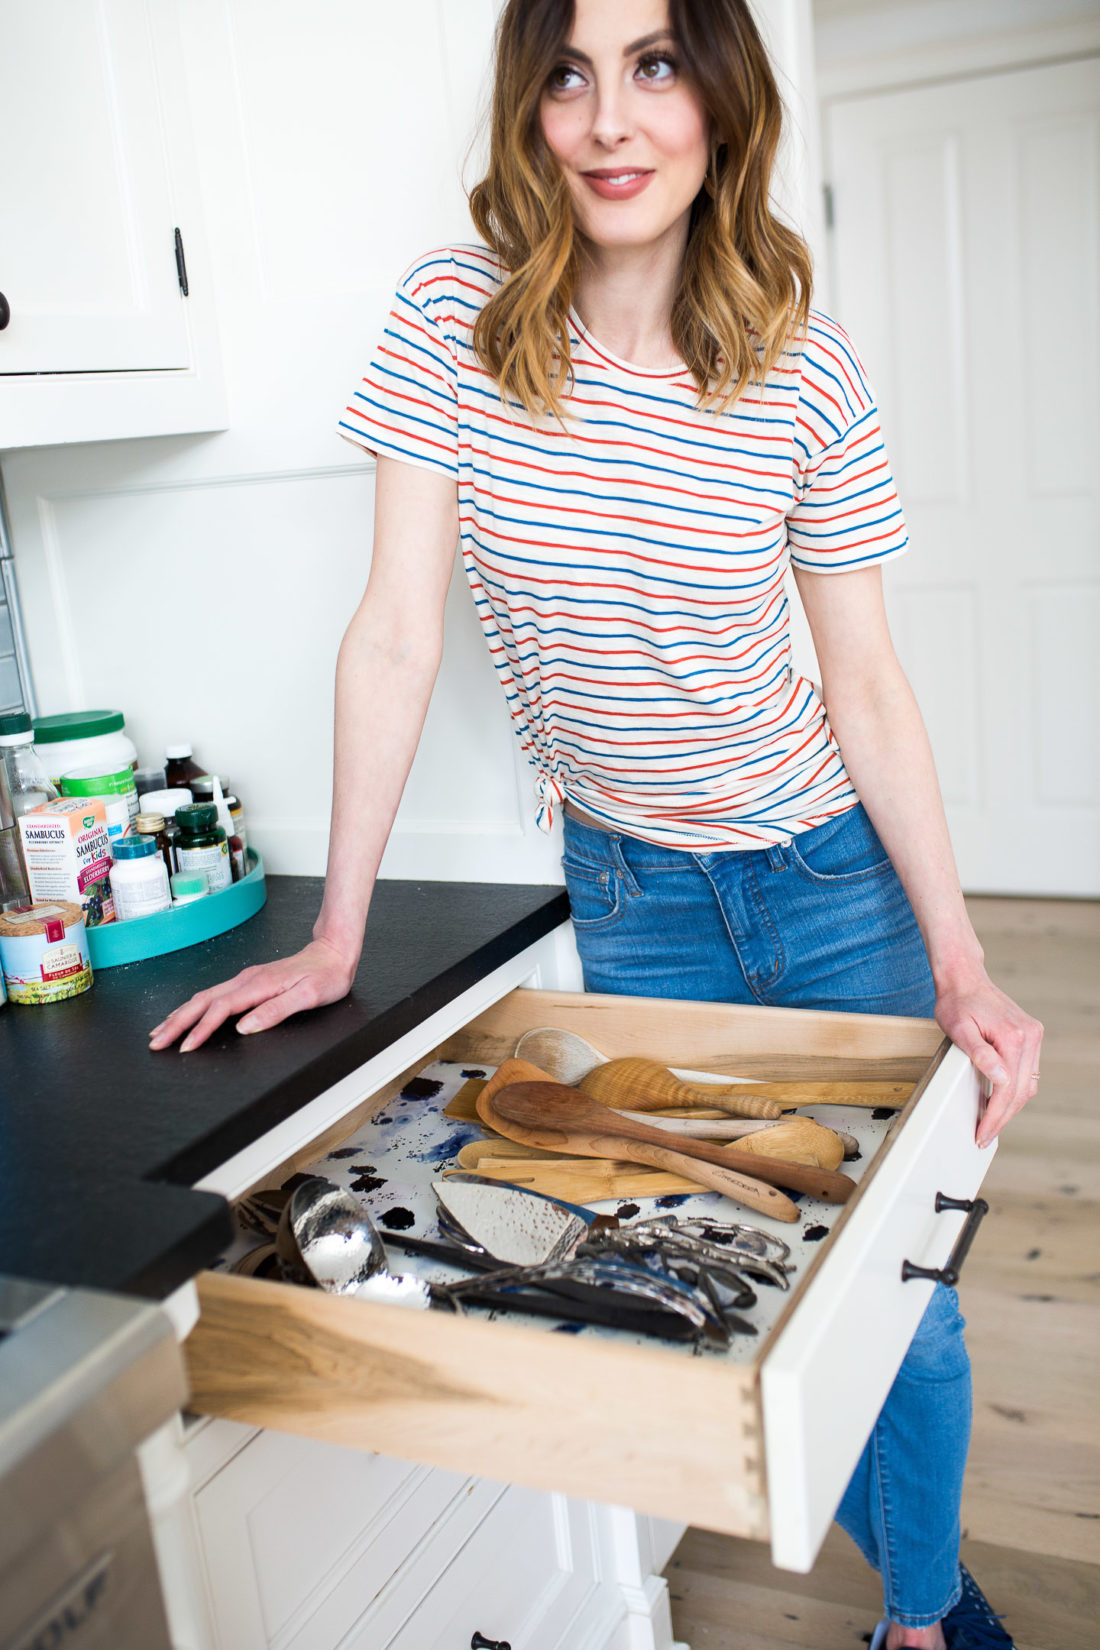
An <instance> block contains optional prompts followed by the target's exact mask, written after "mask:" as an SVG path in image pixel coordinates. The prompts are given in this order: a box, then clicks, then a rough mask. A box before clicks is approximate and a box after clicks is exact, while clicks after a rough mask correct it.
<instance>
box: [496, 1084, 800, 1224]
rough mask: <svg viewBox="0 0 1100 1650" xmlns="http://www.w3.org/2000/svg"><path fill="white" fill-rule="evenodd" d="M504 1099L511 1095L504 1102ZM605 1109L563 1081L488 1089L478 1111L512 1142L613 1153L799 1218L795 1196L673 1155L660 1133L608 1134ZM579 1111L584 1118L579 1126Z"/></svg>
mask: <svg viewBox="0 0 1100 1650" xmlns="http://www.w3.org/2000/svg"><path fill="white" fill-rule="evenodd" d="M502 1095H503V1096H505V1097H506V1098H505V1100H504V1101H503V1102H502V1100H501V1096H502ZM502 1105H503V1106H506V1107H507V1114H505V1111H504V1110H502ZM603 1110H604V1108H602V1107H597V1106H596V1103H595V1101H592V1100H586V1099H585V1098H584V1096H583V1095H580V1094H577V1093H576V1091H575V1090H574V1089H568V1088H565V1087H564V1086H563V1085H562V1084H560V1083H513V1084H512V1085H511V1086H510V1087H508V1088H504V1089H501V1090H500V1091H499V1093H497V1094H495V1095H491V1096H490V1097H489V1098H488V1100H486V1098H485V1094H484V1091H482V1093H481V1094H480V1095H479V1096H478V1113H479V1115H480V1117H481V1118H482V1120H483V1121H484V1122H485V1123H488V1124H489V1126H490V1128H494V1129H497V1130H498V1131H499V1132H500V1133H501V1134H504V1135H507V1136H508V1137H509V1138H510V1139H512V1140H523V1141H525V1142H526V1143H528V1144H529V1145H532V1146H539V1147H541V1148H543V1149H546V1148H547V1147H553V1146H557V1147H559V1148H560V1149H561V1150H562V1151H565V1152H570V1153H572V1154H574V1155H575V1156H577V1157H608V1156H610V1155H612V1154H614V1155H615V1156H616V1157H618V1158H627V1159H629V1160H630V1161H631V1162H635V1163H645V1164H648V1165H649V1166H650V1167H651V1168H657V1169H670V1170H671V1171H672V1172H673V1173H674V1174H684V1175H685V1176H688V1177H690V1178H692V1179H693V1180H695V1181H696V1183H697V1184H698V1185H701V1186H707V1187H709V1188H710V1189H711V1190H712V1191H716V1192H722V1193H724V1194H725V1196H727V1197H732V1198H734V1199H736V1201H737V1202H739V1203H743V1204H744V1205H745V1206H746V1208H749V1209H755V1210H756V1211H757V1213H758V1214H768V1215H773V1216H774V1217H775V1218H776V1219H777V1220H784V1221H795V1220H797V1219H798V1210H797V1208H796V1206H795V1205H794V1204H793V1203H792V1202H791V1200H790V1198H788V1197H784V1196H783V1194H782V1193H781V1192H777V1191H776V1190H775V1188H774V1187H773V1186H769V1185H762V1184H761V1183H760V1181H758V1180H751V1179H749V1178H748V1177H747V1176H745V1175H742V1174H737V1173H735V1172H734V1171H733V1170H731V1169H729V1168H726V1167H719V1166H718V1165H716V1164H714V1163H711V1162H710V1161H708V1160H707V1159H702V1160H700V1161H698V1162H696V1161H695V1160H694V1159H689V1158H688V1157H687V1156H685V1155H684V1154H682V1153H681V1152H675V1151H670V1150H668V1148H667V1147H666V1146H665V1145H664V1144H663V1140H662V1136H661V1135H660V1134H659V1133H658V1132H657V1130H653V1133H654V1134H655V1135H656V1137H657V1138H656V1141H650V1140H648V1139H636V1138H630V1137H629V1136H628V1135H613V1136H609V1135H608V1133H607V1132H606V1130H605V1129H603V1128H602V1127H600V1122H601V1118H600V1113H601V1112H602V1111H603ZM578 1111H579V1113H580V1114H581V1121H580V1123H579V1124H578V1123H577V1113H578ZM589 1111H591V1113H592V1117H593V1118H594V1119H595V1122H596V1125H597V1126H596V1128H595V1129H593V1128H592V1126H591V1121H592V1119H591V1118H589V1116H588V1113H589ZM624 1126H625V1125H624ZM631 1128H633V1129H641V1128H644V1125H643V1124H640V1123H635V1124H632V1125H631ZM648 1132H649V1131H648V1130H646V1133H647V1134H648ZM709 1150H710V1148H708V1151H709Z"/></svg>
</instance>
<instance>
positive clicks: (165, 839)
mask: <svg viewBox="0 0 1100 1650" xmlns="http://www.w3.org/2000/svg"><path fill="white" fill-rule="evenodd" d="M174 823H175V821H173V824H174ZM178 829H179V828H178V826H177V828H176V834H178ZM134 830H135V831H136V832H137V834H138V836H151V837H152V839H153V841H154V843H155V844H156V849H157V852H158V854H159V855H160V857H161V859H162V860H163V861H164V869H165V870H166V871H167V872H168V875H169V877H170V878H171V877H172V876H174V875H175V870H176V865H175V860H174V859H173V857H172V843H171V841H170V840H169V836H168V832H167V831H166V830H165V828H164V815H163V814H154V813H148V814H144V813H143V814H138V816H137V818H136V819H135V820H134Z"/></svg>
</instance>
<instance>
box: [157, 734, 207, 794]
mask: <svg viewBox="0 0 1100 1650" xmlns="http://www.w3.org/2000/svg"><path fill="white" fill-rule="evenodd" d="M164 756H165V764H164V774H165V789H166V790H169V791H174V790H175V789H176V788H177V787H179V786H183V787H185V788H186V789H187V790H190V789H191V781H192V779H198V778H199V776H200V774H204V773H205V772H206V769H205V768H202V767H200V766H199V764H198V763H197V762H196V761H195V760H194V752H193V751H192V749H191V746H190V745H165V747H164Z"/></svg>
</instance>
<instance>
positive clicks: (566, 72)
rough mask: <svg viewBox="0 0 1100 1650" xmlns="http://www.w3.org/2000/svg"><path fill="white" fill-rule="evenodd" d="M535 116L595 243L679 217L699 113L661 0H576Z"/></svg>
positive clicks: (697, 174) (661, 228)
mask: <svg viewBox="0 0 1100 1650" xmlns="http://www.w3.org/2000/svg"><path fill="white" fill-rule="evenodd" d="M540 117H541V120H542V129H543V133H544V134H545V137H546V141H547V143H548V144H549V146H550V148H551V150H552V151H553V153H554V155H555V156H556V157H557V160H558V162H559V164H560V165H561V168H562V171H563V172H564V174H565V177H566V179H567V181H568V184H569V189H570V192H571V194H572V197H573V205H574V209H575V211H576V217H577V222H578V225H579V227H580V228H581V230H582V232H583V233H584V235H585V236H586V237H587V238H588V239H589V240H591V241H592V242H593V243H594V244H595V245H597V246H599V247H603V248H606V249H612V248H624V249H625V248H628V247H644V246H648V245H651V244H653V243H654V242H656V241H658V240H660V239H661V238H662V237H663V236H664V235H666V234H667V233H668V232H669V230H671V229H672V228H673V226H674V225H678V224H680V222H681V220H683V221H684V223H685V224H686V218H687V213H688V211H689V209H690V207H691V203H692V201H693V200H694V199H695V196H696V195H697V194H698V193H699V189H700V186H701V185H702V182H703V178H704V177H705V175H706V170H707V158H708V154H709V120H708V116H707V112H706V110H705V109H704V107H703V105H702V103H701V102H700V100H699V97H698V94H697V93H696V91H695V90H694V88H693V87H692V85H691V84H690V82H689V81H688V80H687V79H685V78H684V76H683V74H682V73H681V70H680V67H679V64H678V54H677V50H676V44H675V41H674V40H673V37H672V35H671V33H670V32H669V28H668V8H667V4H666V0H576V8H575V16H574V20H573V29H572V32H571V34H570V36H569V39H568V41H567V43H566V45H565V47H564V48H563V50H562V54H561V58H560V61H559V63H558V65H557V66H556V67H555V68H554V69H553V71H552V72H551V75H550V79H549V81H548V83H547V86H546V89H545V91H544V92H543V94H542V101H541V104H540Z"/></svg>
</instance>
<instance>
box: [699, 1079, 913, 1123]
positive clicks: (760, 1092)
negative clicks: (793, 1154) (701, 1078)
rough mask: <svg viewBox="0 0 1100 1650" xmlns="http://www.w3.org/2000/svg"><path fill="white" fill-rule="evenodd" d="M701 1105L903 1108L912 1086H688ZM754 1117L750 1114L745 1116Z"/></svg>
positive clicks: (865, 1084)
mask: <svg viewBox="0 0 1100 1650" xmlns="http://www.w3.org/2000/svg"><path fill="white" fill-rule="evenodd" d="M688 1087H689V1088H690V1089H691V1090H692V1093H693V1094H694V1095H697V1096H698V1098H699V1103H700V1105H706V1104H707V1103H708V1101H709V1102H711V1103H713V1104H715V1105H717V1104H718V1103H719V1100H718V1096H721V1099H722V1103H725V1102H726V1101H730V1102H733V1103H747V1102H748V1101H749V1100H752V1099H760V1100H770V1101H774V1102H776V1103H777V1104H778V1105H779V1106H780V1107H782V1109H783V1110H784V1111H790V1110H792V1109H793V1108H794V1107H795V1106H903V1105H904V1104H905V1102H906V1101H907V1100H908V1098H909V1096H910V1095H911V1094H912V1092H913V1084H912V1083H869V1082H853V1083H844V1082H840V1083H837V1082H821V1083H811V1082H796V1083H757V1082H755V1081H753V1082H751V1083H689V1084H688ZM746 1115H751V1114H748V1113H747V1114H746Z"/></svg>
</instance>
